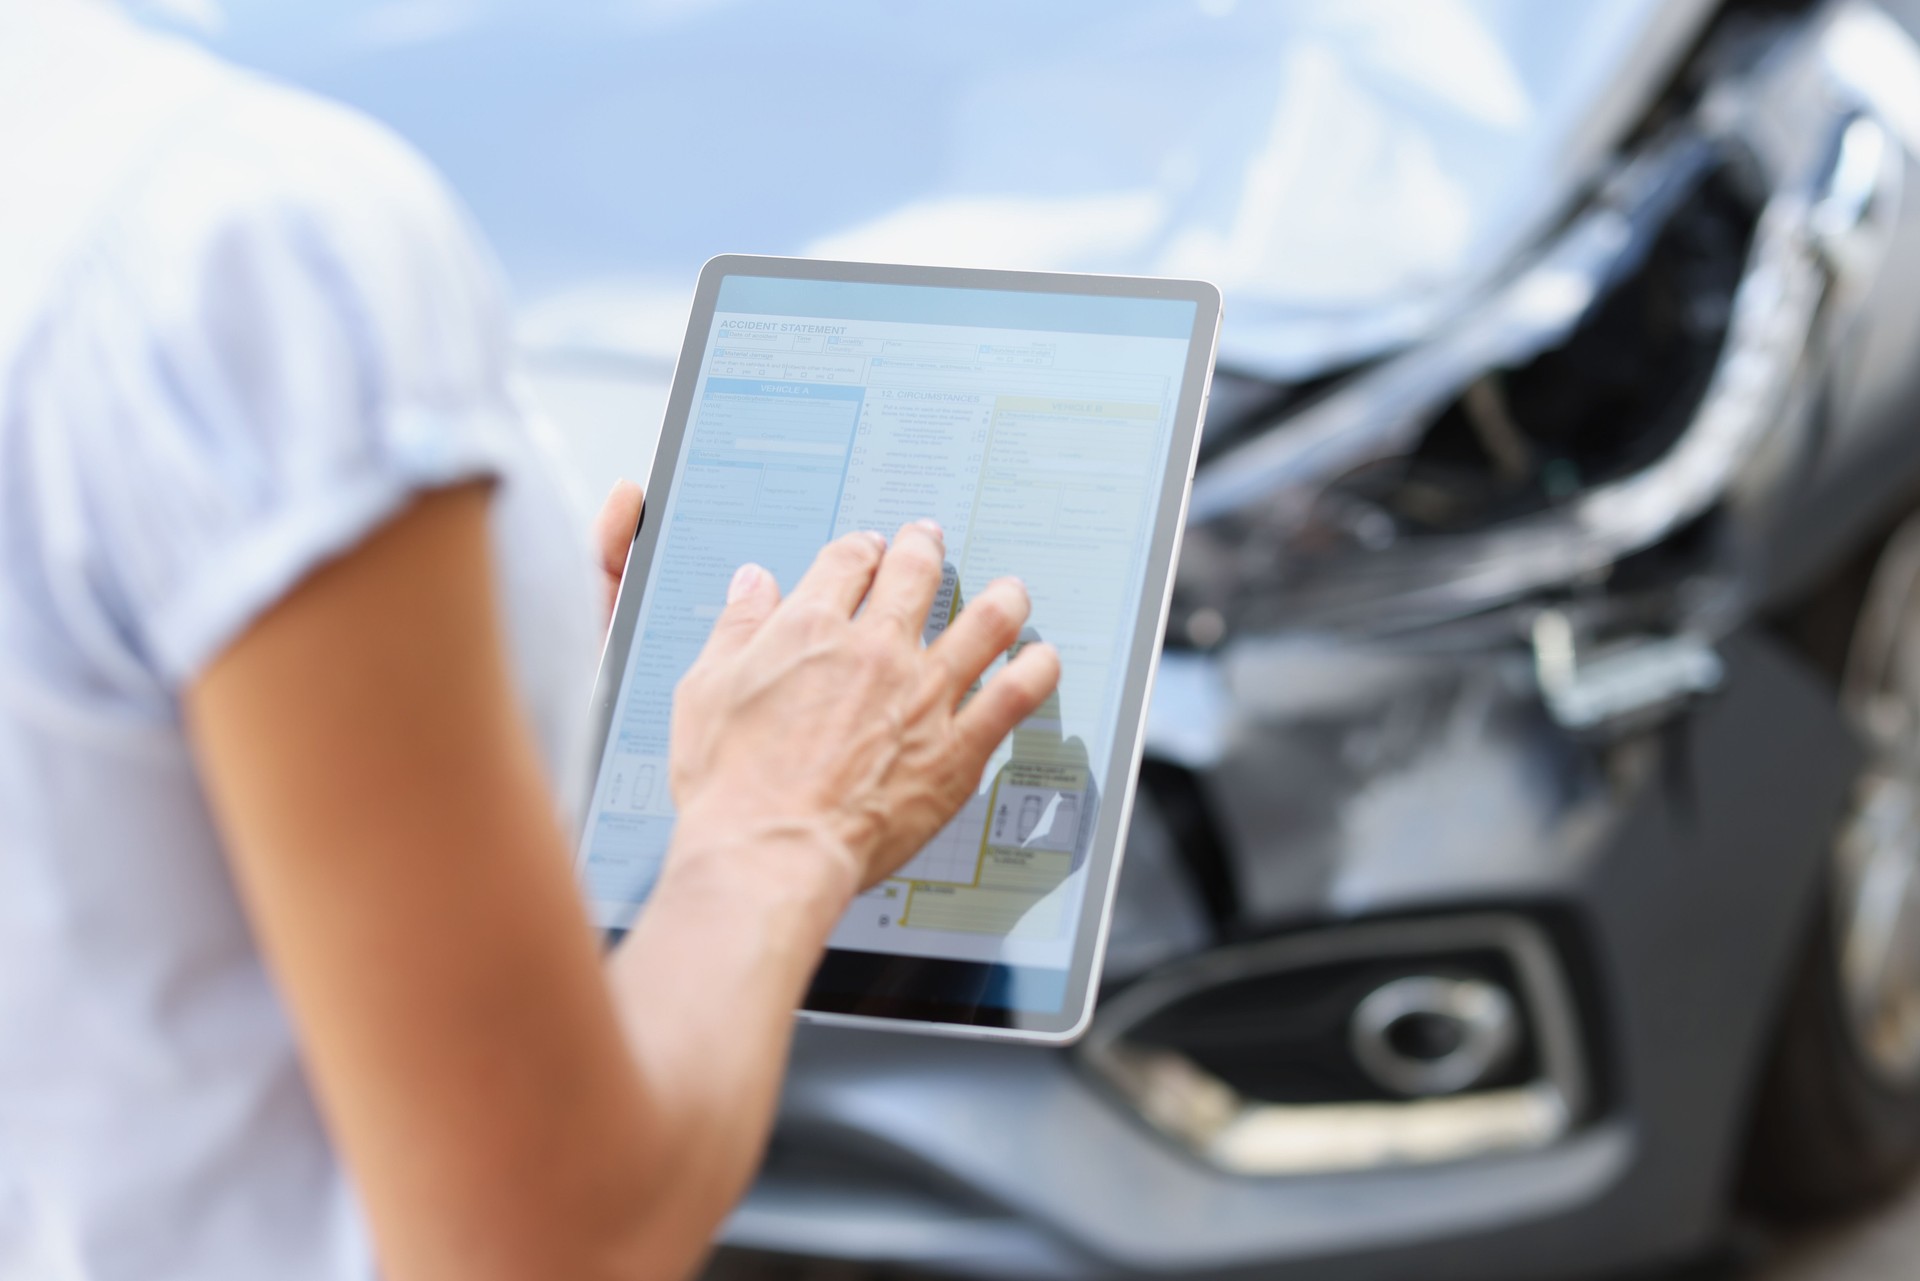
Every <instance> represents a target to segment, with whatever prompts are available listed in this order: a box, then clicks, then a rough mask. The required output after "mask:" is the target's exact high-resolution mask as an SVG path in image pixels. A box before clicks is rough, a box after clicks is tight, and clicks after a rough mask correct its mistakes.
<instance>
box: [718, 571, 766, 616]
mask: <svg viewBox="0 0 1920 1281" xmlns="http://www.w3.org/2000/svg"><path fill="white" fill-rule="evenodd" d="M764 573H766V571H765V570H763V569H761V568H760V567H759V566H758V565H755V564H753V563H752V562H751V561H749V562H748V563H747V564H745V565H742V566H741V567H740V568H738V569H736V570H734V571H733V581H732V582H730V583H728V584H727V604H729V605H731V604H733V603H734V602H735V601H737V600H739V599H740V598H741V597H742V596H745V595H746V594H747V593H748V592H750V591H752V590H753V589H754V588H756V587H758V586H759V585H760V575H762V574H764Z"/></svg>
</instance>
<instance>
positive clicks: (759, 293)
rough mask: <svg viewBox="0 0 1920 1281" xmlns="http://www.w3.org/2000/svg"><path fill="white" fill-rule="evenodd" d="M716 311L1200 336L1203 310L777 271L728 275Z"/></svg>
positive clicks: (1165, 301)
mask: <svg viewBox="0 0 1920 1281" xmlns="http://www.w3.org/2000/svg"><path fill="white" fill-rule="evenodd" d="M715 309H716V310H718V311H730V312H742V313H746V314H750V315H759V316H805V317H807V318H808V319H809V320H895V321H904V322H907V323H911V324H921V325H975V326H981V327H984V328H991V329H1040V330H1049V331H1053V332H1058V333H1070V334H1114V335H1119V336H1122V337H1133V338H1186V337H1188V336H1190V335H1191V334H1192V333H1193V321H1194V316H1195V314H1196V313H1197V311H1198V310H1199V309H1198V307H1197V306H1196V305H1195V304H1193V303H1191V302H1186V301H1183V300H1181V299H1178V298H1115V297H1104V296H1101V295H1098V294H1039V293H1015V292H1011V291H1007V290H999V289H942V288H936V287H933V286H929V285H875V284H868V283H866V282H864V281H853V280H790V279H787V278H785V277H778V276H727V277H724V278H723V279H722V280H721V281H720V297H719V300H718V302H717V303H716V304H715Z"/></svg>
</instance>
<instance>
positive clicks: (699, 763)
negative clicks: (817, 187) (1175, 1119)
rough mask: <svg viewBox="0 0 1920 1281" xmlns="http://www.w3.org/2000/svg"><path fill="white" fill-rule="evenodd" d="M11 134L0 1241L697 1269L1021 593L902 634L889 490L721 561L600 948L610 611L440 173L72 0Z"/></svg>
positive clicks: (24, 58)
mask: <svg viewBox="0 0 1920 1281" xmlns="http://www.w3.org/2000/svg"><path fill="white" fill-rule="evenodd" d="M0 173H5V174H6V175H7V190H8V193H9V194H8V198H7V199H6V200H5V201H4V202H0V1277H4V1278H8V1279H9V1281H11V1279H12V1278H15V1277H33V1278H36V1281H37V1279H39V1278H48V1277H52V1278H86V1279H88V1281H96V1279H104V1278H121V1277H127V1278H132V1277H139V1278H143V1279H148V1281H150V1279H153V1278H187V1277H192V1278H196V1281H210V1279H226V1278H234V1279H236V1281H237V1279H240V1278H245V1279H246V1281H255V1279H257V1278H284V1279H292V1281H306V1279H309V1278H311V1279H314V1281H322V1279H324V1281H335V1279H338V1278H346V1277H367V1276H371V1275H373V1274H374V1272H375V1269H376V1266H377V1269H378V1273H379V1274H380V1275H382V1276H385V1277H388V1278H392V1279H393V1281H422V1279H427V1278H458V1279H459V1281H486V1279H488V1278H541V1279H546V1278H558V1277H567V1278H597V1277H608V1278H614V1277H618V1278H642V1277H645V1278H665V1277H675V1276H682V1275H685V1274H687V1273H688V1272H690V1271H691V1270H693V1269H694V1268H695V1267H697V1266H698V1263H699V1260H700V1259H701V1257H702V1256H703V1255H704V1253H705V1250H706V1244H707V1242H708V1240H709V1239H710V1237H711V1235H712V1233H713V1231H714V1229H715V1227H716V1225H717V1224H718V1223H719V1222H720V1220H721V1218H722V1217H723V1216H724V1214H725V1213H726V1211H727V1210H728V1208H729V1207H730V1205H731V1203H732V1202H733V1201H734V1200H735V1198H737V1196H738V1195H739V1194H740V1192H741V1190H742V1188H743V1187H744V1185H745V1182H746V1180H747V1178H748V1176H749V1174H750V1172H751V1170H752V1168H753V1165H754V1163H755V1160H756V1158H757V1156H758V1153H759V1151H760V1148H761V1146H762V1144H763V1142H764V1139H765V1135H766V1133H767V1130H768V1127H769V1124H770V1118H771V1115H772V1111H773V1107H774V1100H775V1096H776V1093H777V1086H778V1078H779V1074H780V1071H781V1065H782V1062H783V1058H784V1051H785V1049H786V1044H787V1038H788V1028H789V1026H790V1023H791V1014H792V1010H793V1008H794V1006H795V1004H796V1002H797V1001H798V999H799V997H800V995H801V993H802V990H803V988H804V986H805V983H806V981H807V978H808V975H809V973H810V972H811V970H812V968H813V966H814V964H815V963H816V961H817V960H818V958H819V956H820V954H821V951H822V949H823V947H824V945H825V940H826V938H827V934H828V932H829V930H830V929H831V928H832V925H833V923H834V921H835V920H836V918H837V917H838V915H839V913H840V912H841V911H842V909H843V908H844V907H845V905H846V904H847V902H848V900H849V898H850V896H851V895H853V894H854V893H855V892H857V891H858V890H859V889H860V888H862V887H863V886H865V885H867V884H870V883H871V882H873V881H875V880H877V879H878V878H880V877H882V876H884V875H885V874H886V873H887V872H888V871H889V870H890V869H892V868H894V867H896V866H898V865H899V864H900V863H901V862H902V861H903V860H904V859H905V858H906V857H908V856H909V855H910V854H911V853H912V852H913V851H914V850H915V849H916V848H917V847H918V845H919V844H920V843H921V842H922V841H923V840H924V839H925V838H926V837H927V836H929V835H930V834H931V833H932V832H933V831H935V830H936V829H937V828H938V826H939V825H940V824H941V823H942V822H943V821H944V820H945V819H946V818H947V817H948V816H950V815H951V814H952V813H953V812H954V810H955V809H956V808H957V807H958V804H959V803H960V801H961V800H962V798H963V797H964V796H965V795H966V794H967V793H968V791H969V790H970V789H971V788H972V787H973V786H974V784H975V783H976V782H977V780H978V778H979V776H980V773H981V770H982V768H983V765H984V762H985V760H986V758H987V756H988V755H989V753H990V752H991V751H992V750H993V748H994V747H995V746H996V745H997V744H998V743H999V742H1000V741H1001V740H1002V739H1003V738H1004V736H1005V735H1006V733H1007V732H1008V731H1009V730H1010V729H1011V727H1012V726H1013V725H1014V724H1015V723H1017V722H1018V721H1019V720H1020V719H1021V718H1022V717H1023V716H1025V715H1026V714H1027V713H1028V712H1030V711H1031V710H1032V709H1033V708H1034V707H1036V706H1037V705H1038V704H1039V703H1040V702H1041V700H1042V699H1043V698H1044V697H1045V696H1046V695H1047V694H1048V693H1049V692H1050V690H1051V688H1052V686H1053V684H1054V683H1055V681H1056V680H1057V678H1058V664H1057V659H1056V658H1055V656H1054V655H1053V654H1052V653H1051V652H1050V651H1049V650H1047V649H1046V648H1045V647H1043V646H1033V647H1029V648H1027V649H1026V650H1024V651H1023V652H1022V654H1021V656H1020V657H1019V658H1018V659H1017V660H1015V661H1014V662H1012V663H1010V664H1009V665H1007V667H1005V668H1004V669H1003V670H1002V671H1001V672H1000V673H999V674H998V675H997V676H996V677H995V678H994V679H993V680H992V681H990V682H989V683H988V684H987V685H986V687H985V689H984V690H983V691H982V692H981V693H980V694H979V695H978V696H977V697H975V698H973V699H971V700H970V701H968V702H967V703H966V705H965V707H964V708H962V707H960V705H959V704H960V696H961V694H962V692H963V691H964V690H965V689H966V688H967V687H968V685H969V684H970V683H971V682H972V681H973V680H974V679H975V678H976V677H977V676H978V674H979V673H981V672H982V671H983V670H985V668H986V667H987V666H988V664H989V663H990V662H991V661H992V660H993V658H994V657H995V656H996V655H998V654H1000V653H1001V652H1003V651H1005V650H1006V648H1007V647H1008V645H1009V644H1010V643H1011V642H1012V641H1013V640H1014V638H1015V637H1016V635H1017V633H1018V630H1019V627H1020V625H1021V623H1022V622H1023V621H1024V618H1025V615H1026V600H1025V593H1024V591H1023V589H1022V588H1021V587H1020V585H1019V584H1018V583H1014V582H1003V583H998V584H995V585H993V586H991V587H989V588H987V589H986V590H985V591H984V592H982V593H981V594H980V595H979V596H978V597H977V599H976V600H975V601H974V602H973V603H972V604H971V605H970V606H969V607H968V609H967V610H966V612H965V614H964V615H963V616H962V618H961V619H960V620H959V621H958V622H957V623H956V624H955V625H954V626H953V627H951V628H950V629H949V630H948V631H947V632H946V634H945V635H944V636H943V637H942V638H941V640H940V641H939V643H937V644H936V645H935V646H933V647H932V648H931V649H924V650H923V649H922V647H921V645H920V644H919V641H918V636H919V631H920V623H921V621H922V619H923V618H924V615H925V613H926V610H927V607H928V603H929V601H930V600H931V598H932V595H933V593H934V590H935V588H936V587H937V585H938V579H939V566H940V563H941V559H942V556H941V545H940V533H939V530H938V529H937V528H936V527H933V526H932V525H931V524H919V525H913V526H909V527H907V528H906V529H903V530H901V531H900V532H899V533H898V534H897V535H896V536H895V537H894V539H893V540H892V543H891V546H889V545H888V543H887V541H886V540H885V539H882V538H881V537H879V536H878V535H856V536H853V537H849V538H846V539H843V540H841V541H839V542H837V543H835V544H834V545H832V546H831V547H829V548H827V550H826V551H825V552H823V553H822V554H821V556H820V559H819V560H818V562H817V563H816V564H815V565H814V567H813V569H812V570H811V571H810V572H809V573H808V575H807V576H806V577H805V579H804V580H803V581H802V582H800V583H799V584H797V585H796V586H795V587H794V589H793V591H792V592H791V594H790V595H788V596H787V597H785V598H784V599H782V597H781V594H780V591H779V588H778V587H777V586H776V585H775V584H774V582H773V581H772V580H771V577H770V576H769V575H768V574H767V573H766V572H765V571H763V570H760V569H758V568H756V567H754V566H745V567H742V569H741V570H740V571H739V573H738V574H737V575H736V577H735V578H734V579H733V582H732V585H731V587H730V589H729V591H728V597H727V602H728V603H727V605H726V608H725V610H724V612H723V613H722V615H721V617H720V619H719V621H718V623H717V624H716V626H715V629H714V633H713V638H712V641H711V643H710V644H709V645H708V647H707V650H706V652H705V653H704V654H703V656H702V657H701V659H700V661H699V663H698V664H697V665H696V666H695V668H694V669H693V671H692V672H691V673H690V674H689V676H688V677H687V679H686V681H685V683H684V684H683V685H682V687H681V690H680V693H679V698H678V701H677V704H676V709H675V720H674V729H673V738H674V741H673V787H674V794H675V798H676V801H677V803H678V807H679V812H680V815H681V818H680V824H679V827H678V831H677V836H676V839H675V844H674V848H673V851H672V853H671V856H670V858H669V860H668V864H667V867H666V870H665V873H664V875H663V877H662V880H661V882H660V885H659V888H658V890H657V891H656V893H655V896H654V898H653V900H652V902H651V903H650V905H649V907H648V910H647V911H646V913H645V915H644V916H643V918H642V919H641V920H640V922H639V923H638V924H637V927H636V928H635V930H634V931H633V932H632V934H631V935H630V936H629V938H628V940H627V941H626V943H625V944H624V945H623V946H622V947H621V948H620V950H619V951H618V952H616V953H615V954H614V955H612V956H611V957H603V956H602V955H601V954H600V951H599V948H598V946H597V943H596V940H595V937H594V935H593V933H592V932H591V930H590V929H589V928H588V925H587V922H586V920H585V917H584V914H583V909H582V906H581V904H580V902H579V900H578V896H577V894H576V891H575V886H574V884H573V881H572V877H571V872H570V860H569V852H568V848H567V842H566V840H565V837H564V827H563V823H562V821H561V819H560V818H559V817H558V816H559V815H560V814H561V813H562V812H563V809H564V806H565V802H567V801H570V800H572V799H574V798H577V797H578V796H579V795H580V791H581V789H580V781H581V778H582V771H583V767H584V765H585V764H586V762H584V760H582V759H581V755H582V753H581V749H582V746H583V736H584V734H583V724H584V715H585V709H586V695H587V681H588V679H589V674H590V673H589V669H590V665H591V661H590V660H591V650H592V646H593V641H594V638H595V636H596V635H597V630H598V627H599V626H600V625H602V624H603V622H604V612H603V611H596V609H595V607H594V603H593V594H594V584H593V581H592V577H591V570H590V566H589V558H588V557H587V555H586V554H585V549H584V547H581V546H577V545H576V542H575V540H574V539H573V538H572V537H571V536H570V534H569V532H568V530H567V528H566V521H565V515H564V512H565V508H564V506H563V504H562V501H561V498H560V495H559V493H558V491H557V489H556V488H555V486H554V485H553V484H552V482H551V480H550V479H549V475H548V472H547V470H546V468H545V466H544V464H543V461H542V458H541V455H540V451H539V450H538V449H537V448H536V447H535V446H534V443H533V440H532V438H531V436H530V434H529V432H528V431H527V429H526V427H525V425H524V420H523V417H522V415H521V412H520V409H519V407H518V405H517V404H516V402H515V400H514V398H513V396H512V395H511V393H510V391H509V388H508V386H507V385H506V383H505V382H504V381H503V377H502V371H503V368H504V366H505V363H506V341H505V336H504V325H503V321H502V319H501V313H500V308H499V304H498V302H497V301H496V299H495V297H494V293H493V286H492V283H491V276H490V272H489V270H488V267H487V264H486V262H485V259H484V257H483V255H482V254H481V253H480V252H479V251H478V250H477V249H476V248H475V246H474V243H473V240H472V238H471V236H470V234H469V233H468V231H467V229H466V227H465V226H464V224H463V222H462V220H461V218H460V216H459V215H458V213H457V212H456V211H455V210H454V209H453V208H452V206H451V204H450V202H449V201H448V200H447V198H446V197H445V195H444V194H443V192H442V191H441V190H440V188H439V187H438V186H437V185H436V183H435V182H434V181H433V179H432V178H431V177H430V176H429V175H427V174H426V173H425V171H424V169H423V168H422V166H421V165H420V164H419V162H418V161H417V160H415V159H414V158H413V157H412V156H411V155H410V154H408V153H407V152H405V151H404V150H403V149H402V148H400V147H399V146H398V145H397V144H395V143H394V142H393V141H392V140H391V139H389V138H387V137H386V136H384V135H383V134H382V133H381V132H380V131H378V130H377V129H375V128H374V127H372V126H370V125H369V124H367V123H366V122H364V121H361V120H359V119H356V118H354V117H351V116H349V115H347V114H345V113H343V112H340V111H338V110H336V109H333V108H329V107H327V106H324V105H322V104H319V103H316V102H314V101H312V100H310V99H306V98H303V97H300V96H298V95H295V94H291V93H289V92H286V91H284V90H280V89H276V88H272V87H270V86H267V85H265V84H262V83H259V82H258V81H255V80H252V79H250V78H248V77H245V76H242V75H240V74H238V73H236V72H233V71H231V70H229V69H225V68H222V67H220V66H218V65H217V64H215V63H213V62H211V61H210V60H208V59H206V58H205V57H204V56H203V55H200V54H198V53H195V52H193V51H190V50H188V49H186V48H184V47H179V46H176V45H175V44H173V43H171V42H168V41H164V40H162V39H159V38H156V37H153V36H150V35H146V34H142V33H139V32H137V31H136V30H134V29H133V28H132V27H130V26H129V25H128V24H126V23H125V22H124V20H122V19H121V18H120V17H118V16H117V15H116V14H115V13H113V12H112V11H111V10H110V9H108V8H106V7H104V6H102V5H98V4H95V3H91V2H89V0H0ZM637 509H638V495H637V491H634V490H632V489H631V487H628V488H626V489H623V490H621V491H618V492H616V494H615V495H614V498H613V499H612V500H611V501H610V503H609V506H608V511H607V513H606V514H605V515H604V516H603V519H602V528H601V542H602V546H601V549H600V551H601V556H602V563H603V565H604V567H605V572H606V573H608V574H611V575H617V573H618V566H619V564H620V562H621V558H622V555H623V553H624V547H625V543H626V541H627V539H628V538H629V537H630V535H631V530H632V524H633V520H634V519H635V516H636V514H637ZM583 541H584V540H583ZM603 587H604V583H603ZM863 602H864V604H865V608H864V609H862V608H861V606H862V603H863ZM856 610H858V611H859V617H858V618H855V617H854V615H855V612H856ZM597 613H598V617H596V614H597ZM803 735H804V741H805V743H806V750H805V751H796V750H794V747H795V744H796V742H798V741H800V740H801V737H802V736H803ZM336 1154H337V1155H336ZM350 1189H351V1190H350ZM363 1222H364V1223H366V1224H369V1225H370V1226H371V1242H368V1241H366V1240H364V1239H363V1237H362V1229H361V1227H360V1225H361V1224H362V1223H363ZM376 1259H377V1261H378V1262H377V1265H376V1264H375V1262H374V1261H375V1260H376Z"/></svg>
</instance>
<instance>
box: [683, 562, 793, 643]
mask: <svg viewBox="0 0 1920 1281" xmlns="http://www.w3.org/2000/svg"><path fill="white" fill-rule="evenodd" d="M779 603H780V584H778V583H776V582H774V581H773V575H772V574H770V573H768V572H767V571H766V570H765V569H763V568H762V567H760V566H759V565H756V564H754V563H753V562H751V561H749V562H748V563H746V564H745V565H742V566H741V567H740V568H739V569H737V570H735V571H734V573H733V581H732V582H730V583H728V584H727V604H726V608H724V609H722V610H721V611H720V617H719V619H718V620H717V621H716V622H715V623H714V625H713V634H712V635H711V636H709V637H707V646H706V649H705V650H704V651H703V653H702V657H706V656H707V655H722V654H732V653H737V652H738V651H740V650H741V649H744V648H745V647H746V644H747V642H748V641H750V640H752V639H753V637H754V633H756V632H758V631H759V630H760V625H761V624H762V623H764V622H766V621H767V616H768V615H769V614H771V613H773V611H774V607H775V606H777V605H779Z"/></svg>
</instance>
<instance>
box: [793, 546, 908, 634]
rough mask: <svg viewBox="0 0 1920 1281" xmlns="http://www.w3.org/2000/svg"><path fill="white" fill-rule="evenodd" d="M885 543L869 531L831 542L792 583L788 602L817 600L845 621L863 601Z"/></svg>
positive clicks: (884, 550)
mask: <svg viewBox="0 0 1920 1281" xmlns="http://www.w3.org/2000/svg"><path fill="white" fill-rule="evenodd" d="M886 550H887V540H886V539H884V538H882V537H881V536H880V535H878V534H875V533H872V532H870V531H865V530H863V531H861V532H858V533H853V534H846V535H843V536H841V537H839V538H836V539H834V540H833V541H832V542H830V543H828V544H827V545H826V546H825V547H824V548H822V549H821V551H820V554H819V555H818V556H816V557H814V560H813V567H812V568H811V569H809V570H807V572H806V573H805V574H804V575H803V576H802V577H801V579H800V581H799V582H798V583H796V584H794V588H793V591H791V592H790V593H788V595H787V599H788V600H800V601H806V600H812V601H821V602H824V603H825V604H827V605H829V606H831V607H832V609H833V611H834V612H835V613H836V614H842V615H844V616H846V617H848V618H852V617H853V611H854V610H856V609H858V608H859V607H860V602H861V601H863V600H865V599H866V598H867V589H868V588H869V587H872V586H873V574H874V571H875V570H877V569H879V568H880V557H881V556H882V555H884V554H885V553H886Z"/></svg>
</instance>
